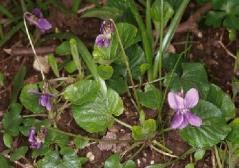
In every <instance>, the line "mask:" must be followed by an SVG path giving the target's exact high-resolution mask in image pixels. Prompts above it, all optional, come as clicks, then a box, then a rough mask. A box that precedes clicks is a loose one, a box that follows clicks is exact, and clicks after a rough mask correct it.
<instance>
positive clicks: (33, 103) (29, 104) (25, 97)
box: [20, 84, 44, 113]
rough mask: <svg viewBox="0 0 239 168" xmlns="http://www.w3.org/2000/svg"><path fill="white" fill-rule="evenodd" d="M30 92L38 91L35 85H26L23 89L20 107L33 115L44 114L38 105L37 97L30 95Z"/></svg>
mask: <svg viewBox="0 0 239 168" xmlns="http://www.w3.org/2000/svg"><path fill="white" fill-rule="evenodd" d="M31 91H38V86H37V84H27V85H25V86H24V87H23V89H22V91H21V94H20V101H21V103H22V105H23V106H24V107H25V108H26V109H27V110H29V111H31V112H33V113H42V112H44V108H43V107H42V106H41V105H40V104H39V95H36V94H34V93H31Z"/></svg>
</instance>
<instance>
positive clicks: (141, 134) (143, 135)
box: [132, 119, 157, 140]
mask: <svg viewBox="0 0 239 168" xmlns="http://www.w3.org/2000/svg"><path fill="white" fill-rule="evenodd" d="M156 129H157V125H156V121H155V120H153V119H148V120H145V121H144V123H142V125H139V126H133V127H132V136H133V138H134V139H135V140H144V139H150V138H152V137H153V136H154V135H155V132H156Z"/></svg>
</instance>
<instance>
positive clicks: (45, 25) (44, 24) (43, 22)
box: [36, 18, 52, 33]
mask: <svg viewBox="0 0 239 168" xmlns="http://www.w3.org/2000/svg"><path fill="white" fill-rule="evenodd" d="M36 26H37V27H38V28H39V29H40V31H41V32H43V33H44V32H46V31H47V30H50V29H51V28H52V25H51V23H50V22H48V20H47V19H44V18H40V19H38V21H37V25H36Z"/></svg>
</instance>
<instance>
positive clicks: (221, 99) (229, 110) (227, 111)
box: [206, 84, 236, 121]
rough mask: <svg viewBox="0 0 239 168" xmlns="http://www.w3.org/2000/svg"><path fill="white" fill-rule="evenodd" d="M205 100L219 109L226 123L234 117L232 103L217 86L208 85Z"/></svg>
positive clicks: (234, 111)
mask: <svg viewBox="0 0 239 168" xmlns="http://www.w3.org/2000/svg"><path fill="white" fill-rule="evenodd" d="M206 100H207V101H209V102H211V103H213V104H214V105H216V106H217V107H218V108H220V109H221V111H222V112H223V115H224V117H225V119H226V120H227V121H228V120H230V119H232V118H234V117H235V116H236V107H235V105H234V103H233V102H232V100H231V98H230V97H229V96H228V95H227V94H226V93H224V92H223V91H222V89H221V88H219V87H218V86H216V85H214V84H211V85H210V88H209V91H208V95H207V98H206Z"/></svg>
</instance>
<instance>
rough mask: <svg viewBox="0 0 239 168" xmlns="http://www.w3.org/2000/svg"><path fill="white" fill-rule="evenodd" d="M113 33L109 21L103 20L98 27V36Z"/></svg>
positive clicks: (112, 27) (112, 26)
mask: <svg viewBox="0 0 239 168" xmlns="http://www.w3.org/2000/svg"><path fill="white" fill-rule="evenodd" d="M113 32H114V25H113V23H112V22H111V21H110V20H105V21H103V23H102V24H101V26H100V34H111V33H113Z"/></svg>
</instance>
